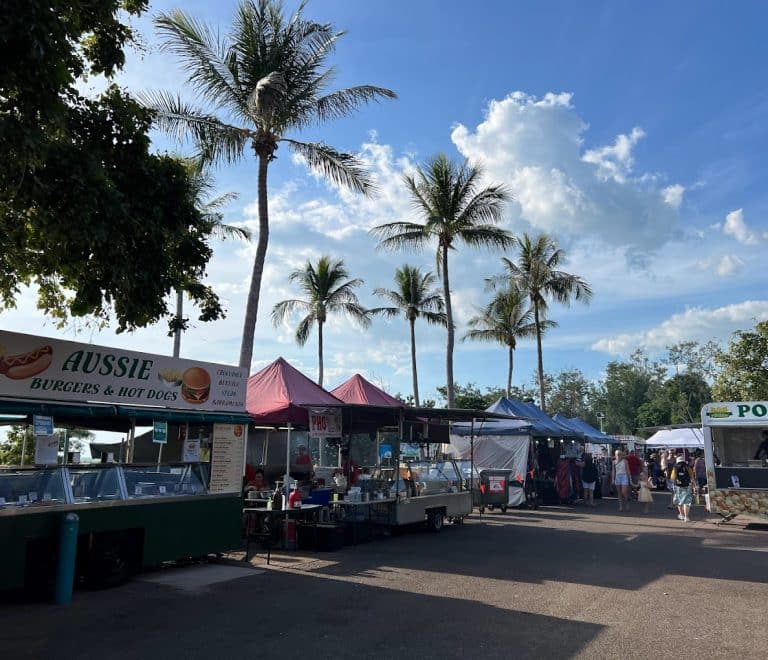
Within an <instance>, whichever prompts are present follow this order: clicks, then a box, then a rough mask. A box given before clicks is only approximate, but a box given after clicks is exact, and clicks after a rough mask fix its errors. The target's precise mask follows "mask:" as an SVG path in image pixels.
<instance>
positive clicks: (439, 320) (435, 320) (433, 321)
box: [419, 311, 448, 327]
mask: <svg viewBox="0 0 768 660" xmlns="http://www.w3.org/2000/svg"><path fill="white" fill-rule="evenodd" d="M419 317H420V318H423V319H424V320H425V321H426V322H427V323H429V324H430V325H441V326H443V327H447V326H448V317H447V316H446V314H445V312H429V311H421V312H419Z"/></svg>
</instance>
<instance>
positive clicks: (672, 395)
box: [637, 373, 712, 427]
mask: <svg viewBox="0 0 768 660" xmlns="http://www.w3.org/2000/svg"><path fill="white" fill-rule="evenodd" d="M711 400H712V392H711V390H710V388H709V385H708V384H707V382H706V381H705V380H704V378H703V377H702V376H701V375H700V374H695V373H690V374H689V373H685V374H678V375H676V376H673V377H672V378H669V379H667V380H666V381H665V382H664V383H663V384H662V385H661V386H660V387H657V388H655V389H654V391H653V396H652V398H651V400H650V401H648V402H646V403H644V404H642V405H641V406H640V407H639V408H638V410H637V425H638V426H639V427H643V426H664V425H667V424H689V423H691V422H699V421H701V407H702V406H703V405H704V404H705V403H707V402H708V401H711Z"/></svg>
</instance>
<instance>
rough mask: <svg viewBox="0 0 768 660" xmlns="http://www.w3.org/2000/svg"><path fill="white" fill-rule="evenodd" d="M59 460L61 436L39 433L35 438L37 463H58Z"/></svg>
mask: <svg viewBox="0 0 768 660" xmlns="http://www.w3.org/2000/svg"><path fill="white" fill-rule="evenodd" d="M58 462H59V436H57V435H38V436H37V437H36V438H35V465H56V463H58Z"/></svg>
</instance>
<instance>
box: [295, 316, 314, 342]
mask: <svg viewBox="0 0 768 660" xmlns="http://www.w3.org/2000/svg"><path fill="white" fill-rule="evenodd" d="M315 321H316V318H315V315H314V314H308V315H307V316H305V317H304V318H303V319H301V322H300V323H299V325H298V327H297V328H296V343H297V344H298V345H299V346H304V344H306V343H307V340H308V339H309V334H310V333H311V332H312V327H313V326H314V325H315Z"/></svg>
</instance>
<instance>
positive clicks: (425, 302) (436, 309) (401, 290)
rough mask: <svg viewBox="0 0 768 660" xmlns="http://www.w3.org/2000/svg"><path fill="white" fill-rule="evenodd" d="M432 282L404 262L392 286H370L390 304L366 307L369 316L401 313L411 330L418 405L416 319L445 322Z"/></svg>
mask: <svg viewBox="0 0 768 660" xmlns="http://www.w3.org/2000/svg"><path fill="white" fill-rule="evenodd" d="M435 281H436V278H435V276H434V275H433V274H432V273H429V272H427V273H422V272H421V269H420V268H418V267H417V266H409V265H407V264H406V265H405V266H403V267H402V268H398V269H397V270H396V271H395V286H396V288H395V289H382V288H378V289H374V291H373V294H374V295H375V296H378V297H379V298H383V299H384V300H386V301H388V302H389V303H390V305H392V306H391V307H374V308H373V309H369V310H368V313H369V314H371V315H379V314H382V315H385V316H388V317H395V316H402V317H403V318H405V320H406V321H408V327H409V329H410V333H411V377H412V379H413V400H414V403H415V405H416V406H418V405H420V404H419V378H418V372H417V370H416V319H418V318H423V319H424V320H425V321H426V322H427V323H431V324H433V325H442V326H445V324H446V322H447V321H446V317H445V312H444V311H443V310H444V309H445V305H444V304H443V297H442V295H441V294H440V291H438V290H437V289H432V286H433V285H434V283H435Z"/></svg>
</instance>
